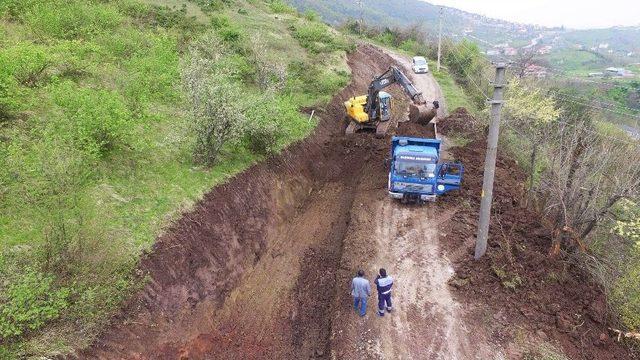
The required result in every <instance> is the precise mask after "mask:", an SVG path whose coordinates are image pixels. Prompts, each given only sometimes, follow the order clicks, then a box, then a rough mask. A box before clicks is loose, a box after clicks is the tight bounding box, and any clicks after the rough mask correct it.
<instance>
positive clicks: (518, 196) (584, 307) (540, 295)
mask: <svg viewBox="0 0 640 360" xmlns="http://www.w3.org/2000/svg"><path fill="white" fill-rule="evenodd" d="M439 125H440V126H439V127H438V129H439V131H440V132H442V133H444V134H445V135H447V134H452V135H453V134H457V135H462V136H463V137H465V138H467V139H470V140H471V142H470V143H469V144H467V145H466V146H464V147H454V148H452V149H450V152H451V153H452V154H453V156H454V157H455V158H456V159H458V160H460V161H461V162H462V163H464V165H465V179H464V186H463V189H462V191H461V192H459V193H457V194H454V195H453V196H451V197H447V198H443V200H444V201H443V202H442V203H441V204H439V205H442V206H446V207H449V205H447V204H451V205H454V204H456V205H457V206H458V210H457V211H456V213H455V215H454V216H453V217H452V219H451V221H450V222H448V226H446V227H444V228H443V229H442V230H441V239H444V240H443V241H442V242H441V243H442V244H443V246H444V247H445V249H446V254H447V256H449V258H451V259H452V261H454V267H455V270H456V277H455V278H454V279H452V281H451V282H450V284H451V285H452V288H454V289H456V291H455V295H456V298H457V299H458V301H460V302H461V303H463V304H465V307H466V308H468V309H470V310H471V311H469V312H468V320H467V321H468V322H476V323H482V324H484V326H485V327H486V328H487V329H488V333H489V334H490V336H491V338H492V339H494V340H495V341H496V342H497V343H499V344H501V345H503V346H504V348H505V349H506V355H507V357H508V358H516V359H519V358H522V356H523V355H524V354H526V353H529V354H534V353H535V352H536V348H538V347H539V346H540V344H542V343H550V344H553V345H554V346H556V347H557V348H559V349H562V350H563V351H564V353H565V354H566V355H568V356H569V358H571V359H627V358H634V357H633V354H632V353H631V352H630V351H629V349H628V348H626V347H625V346H624V345H623V344H620V343H617V342H615V341H613V340H612V339H611V337H610V334H609V332H608V330H607V322H608V318H607V307H606V302H605V298H604V295H603V293H602V290H601V289H600V288H599V287H598V286H597V285H596V284H594V283H593V281H592V280H591V279H590V277H589V275H588V274H585V273H584V272H582V271H581V270H580V269H578V268H576V267H575V266H573V265H571V264H570V263H567V262H565V261H563V260H562V259H558V260H553V259H550V258H549V257H548V251H549V246H550V244H551V234H550V232H549V231H548V229H547V228H545V226H543V224H542V222H541V217H540V215H539V214H537V213H534V212H532V211H530V210H529V209H527V208H525V207H524V206H523V204H522V203H523V200H524V195H525V191H524V190H525V187H524V183H525V181H526V175H525V174H524V172H523V171H522V170H521V168H520V167H519V166H518V164H517V163H516V162H515V161H514V160H513V159H511V158H509V157H508V156H506V155H505V154H504V153H503V152H501V151H499V152H498V160H497V171H496V180H495V185H494V191H493V196H494V200H493V208H492V222H491V227H490V234H489V235H490V236H489V246H488V250H487V255H486V256H485V257H484V258H483V259H482V260H481V261H474V260H473V247H474V243H475V231H476V227H477V219H478V209H479V204H480V193H481V189H482V173H483V166H484V156H485V148H486V138H485V136H484V131H483V129H481V128H480V127H479V126H478V123H477V121H475V120H474V119H473V117H472V116H471V115H469V114H468V113H467V112H466V111H465V110H464V109H456V110H455V111H454V112H453V113H452V114H451V115H450V116H449V117H448V118H447V119H446V120H445V121H442V122H441V123H440V124H439ZM510 287H513V289H512V288H510Z"/></svg>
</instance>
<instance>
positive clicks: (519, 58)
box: [511, 48, 538, 79]
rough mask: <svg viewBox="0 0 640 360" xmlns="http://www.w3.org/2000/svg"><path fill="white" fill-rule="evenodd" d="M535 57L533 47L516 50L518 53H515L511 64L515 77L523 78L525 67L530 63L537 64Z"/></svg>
mask: <svg viewBox="0 0 640 360" xmlns="http://www.w3.org/2000/svg"><path fill="white" fill-rule="evenodd" d="M536 57H537V55H536V52H535V50H534V49H533V48H528V49H522V51H520V52H518V55H516V57H515V59H514V60H513V65H512V66H511V68H512V69H513V73H514V74H515V75H516V77H518V78H519V79H522V78H524V76H525V75H526V72H527V68H529V66H531V65H535V64H538V59H537V58H536Z"/></svg>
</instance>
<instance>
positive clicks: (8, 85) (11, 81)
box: [0, 60, 22, 122]
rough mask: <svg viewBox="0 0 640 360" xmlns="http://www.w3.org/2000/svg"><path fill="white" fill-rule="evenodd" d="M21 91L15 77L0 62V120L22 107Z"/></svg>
mask: <svg viewBox="0 0 640 360" xmlns="http://www.w3.org/2000/svg"><path fill="white" fill-rule="evenodd" d="M0 61H1V60H0ZM21 93H22V89H21V88H20V86H19V84H18V81H17V80H16V78H15V77H14V76H12V75H11V74H9V73H8V72H7V71H5V69H4V67H3V66H2V64H1V63H0V122H2V120H3V119H7V118H9V117H11V116H12V115H13V114H14V113H15V112H16V111H18V110H20V109H21V108H22V101H21V99H22V96H21V95H22V94H21Z"/></svg>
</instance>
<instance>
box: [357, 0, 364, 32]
mask: <svg viewBox="0 0 640 360" xmlns="http://www.w3.org/2000/svg"><path fill="white" fill-rule="evenodd" d="M357 2H358V6H359V7H360V25H359V26H358V31H359V33H360V35H362V29H363V28H364V0H357Z"/></svg>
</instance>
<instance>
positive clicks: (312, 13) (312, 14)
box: [304, 10, 320, 21]
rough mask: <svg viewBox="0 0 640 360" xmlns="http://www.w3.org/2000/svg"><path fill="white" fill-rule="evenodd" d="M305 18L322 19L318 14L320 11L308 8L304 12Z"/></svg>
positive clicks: (310, 19) (311, 19)
mask: <svg viewBox="0 0 640 360" xmlns="http://www.w3.org/2000/svg"><path fill="white" fill-rule="evenodd" d="M304 18H305V19H307V20H309V21H318V20H319V19H320V16H318V13H316V12H315V11H313V10H307V11H305V13H304Z"/></svg>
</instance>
